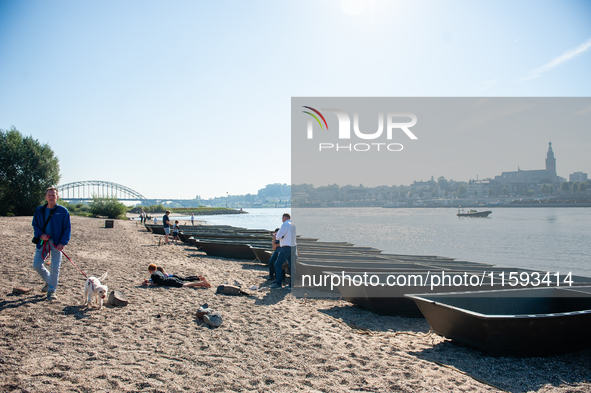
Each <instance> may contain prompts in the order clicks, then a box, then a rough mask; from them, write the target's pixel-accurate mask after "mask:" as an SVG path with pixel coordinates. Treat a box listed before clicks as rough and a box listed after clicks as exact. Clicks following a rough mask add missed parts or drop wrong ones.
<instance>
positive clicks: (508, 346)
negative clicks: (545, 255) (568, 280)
mask: <svg viewBox="0 0 591 393" xmlns="http://www.w3.org/2000/svg"><path fill="white" fill-rule="evenodd" d="M407 297H408V298H409V299H412V300H413V301H415V302H416V304H417V305H418V307H419V308H420V310H421V312H422V313H423V315H424V316H425V318H426V319H427V321H428V322H429V324H430V325H431V328H432V329H433V331H435V332H436V333H437V334H439V335H442V336H445V337H447V338H449V339H451V340H452V342H457V343H461V344H463V345H468V346H471V347H473V348H476V349H479V350H481V351H484V352H486V353H489V354H491V355H497V356H519V357H529V356H550V355H555V354H560V353H568V352H573V351H579V350H582V349H586V348H591V335H590V334H589V326H591V286H580V287H550V288H547V287H544V288H540V287H537V288H524V289H502V290H493V291H479V292H468V293H466V292H464V293H432V294H428V295H407Z"/></svg>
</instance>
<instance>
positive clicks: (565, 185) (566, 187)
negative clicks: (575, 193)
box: [560, 181, 570, 192]
mask: <svg viewBox="0 0 591 393" xmlns="http://www.w3.org/2000/svg"><path fill="white" fill-rule="evenodd" d="M560 188H562V191H564V192H569V191H570V183H569V182H567V181H565V182H563V183H562V186H561V187H560Z"/></svg>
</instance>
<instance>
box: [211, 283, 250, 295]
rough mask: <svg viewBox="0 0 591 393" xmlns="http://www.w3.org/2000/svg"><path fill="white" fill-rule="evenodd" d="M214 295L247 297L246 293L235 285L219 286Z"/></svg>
mask: <svg viewBox="0 0 591 393" xmlns="http://www.w3.org/2000/svg"><path fill="white" fill-rule="evenodd" d="M215 293H222V294H224V295H234V296H236V295H248V293H246V292H244V291H243V290H242V289H240V287H237V286H235V285H220V286H219V287H218V289H217V290H216V291H215Z"/></svg>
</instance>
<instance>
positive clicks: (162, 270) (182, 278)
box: [156, 266, 206, 281]
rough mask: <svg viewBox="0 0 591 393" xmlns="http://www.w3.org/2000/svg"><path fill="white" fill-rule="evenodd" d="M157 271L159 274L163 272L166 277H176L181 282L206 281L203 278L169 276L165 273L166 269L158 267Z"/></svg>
mask: <svg viewBox="0 0 591 393" xmlns="http://www.w3.org/2000/svg"><path fill="white" fill-rule="evenodd" d="M156 270H158V271H159V272H161V273H162V274H164V277H175V278H178V279H179V280H181V281H206V280H205V277H203V276H187V277H184V276H181V275H179V274H168V273H166V271H164V268H163V267H162V266H158V267H156Z"/></svg>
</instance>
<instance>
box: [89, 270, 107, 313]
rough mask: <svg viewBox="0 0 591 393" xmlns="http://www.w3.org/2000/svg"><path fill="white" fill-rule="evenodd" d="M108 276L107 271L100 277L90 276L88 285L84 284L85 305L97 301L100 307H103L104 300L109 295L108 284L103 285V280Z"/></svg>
mask: <svg viewBox="0 0 591 393" xmlns="http://www.w3.org/2000/svg"><path fill="white" fill-rule="evenodd" d="M105 278H107V273H105V274H103V275H102V276H100V277H99V278H96V277H88V280H86V285H84V300H85V303H84V305H85V306H86V305H88V307H90V306H91V305H92V303H93V302H94V303H96V304H97V305H98V307H99V308H102V307H103V300H104V299H105V298H106V297H107V292H109V288H108V287H107V286H106V285H102V284H101V281H103V280H104V279H105Z"/></svg>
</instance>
